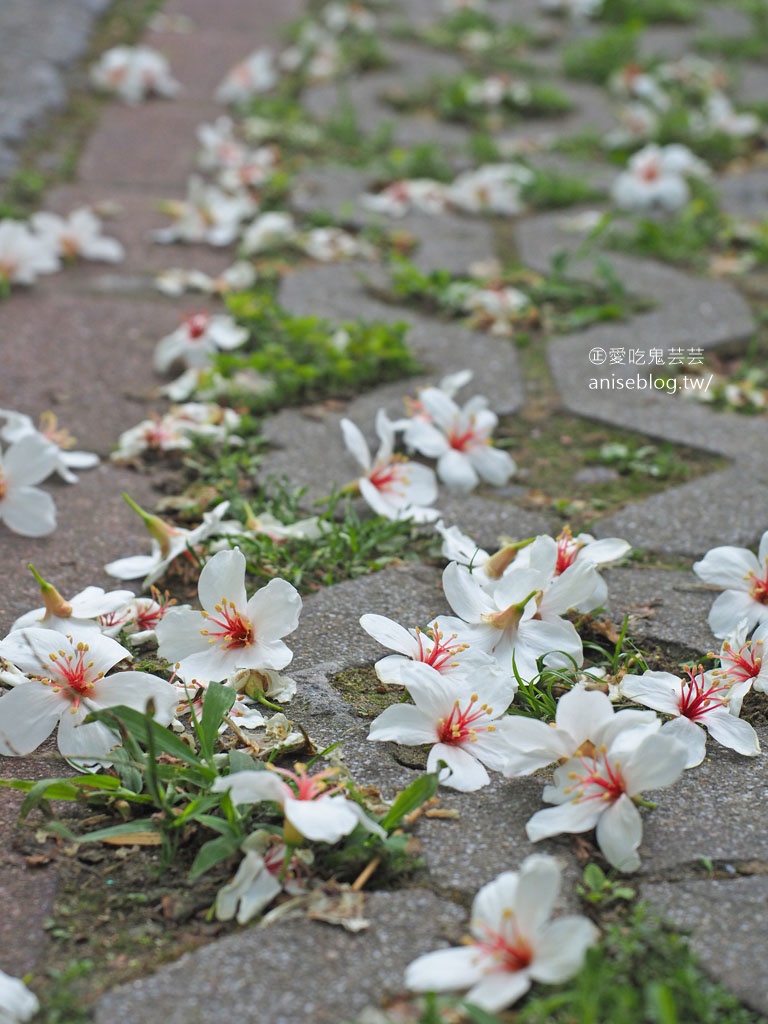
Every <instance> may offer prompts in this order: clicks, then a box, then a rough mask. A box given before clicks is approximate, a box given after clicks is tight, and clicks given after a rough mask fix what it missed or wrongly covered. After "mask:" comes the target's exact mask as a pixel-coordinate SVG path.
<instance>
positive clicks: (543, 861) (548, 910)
mask: <svg viewBox="0 0 768 1024" xmlns="http://www.w3.org/2000/svg"><path fill="white" fill-rule="evenodd" d="M561 878H562V875H561V871H560V866H559V865H558V863H557V861H556V860H555V859H554V858H553V857H545V856H542V855H541V854H533V855H532V856H531V857H527V858H526V859H525V860H524V861H523V864H522V865H521V867H520V877H519V882H518V887H517V895H516V899H515V917H516V919H517V923H518V926H519V928H520V931H521V933H522V934H523V935H526V936H533V935H535V934H536V932H538V930H539V929H540V928H541V927H542V925H543V924H544V922H545V921H547V920H548V918H549V917H550V915H551V914H552V910H553V909H554V906H555V900H556V899H557V894H558V893H559V892H560V881H561Z"/></svg>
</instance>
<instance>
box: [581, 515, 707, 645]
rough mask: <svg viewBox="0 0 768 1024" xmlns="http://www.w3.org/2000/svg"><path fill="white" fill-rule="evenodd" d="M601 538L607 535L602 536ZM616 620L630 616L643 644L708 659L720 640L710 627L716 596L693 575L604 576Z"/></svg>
mask: <svg viewBox="0 0 768 1024" xmlns="http://www.w3.org/2000/svg"><path fill="white" fill-rule="evenodd" d="M600 533H601V535H602V530H601V531H600ZM602 575H603V577H604V579H605V581H606V583H607V584H608V608H609V610H610V612H611V614H612V616H613V618H614V621H616V622H621V621H622V620H623V619H624V616H625V615H628V616H629V628H628V634H629V636H630V637H632V639H633V640H635V641H637V642H638V643H640V644H641V646H642V644H643V643H648V642H649V643H654V642H657V643H658V642H660V643H665V644H670V645H672V646H673V647H676V648H678V649H681V657H682V656H687V655H689V654H690V653H699V652H700V656H703V655H704V654H706V653H707V652H709V651H711V650H712V645H713V644H716V641H715V640H714V638H713V637H712V631H711V630H710V628H709V626H708V625H707V616H708V615H709V609H710V608H711V607H712V601H713V598H714V597H715V596H716V595H715V593H714V592H713V591H711V590H709V588H708V587H706V586H705V585H703V584H702V583H701V581H700V580H699V579H698V578H697V577H696V576H695V575H694V574H693V571H691V572H690V573H684V572H673V571H671V570H661V569H634V568H628V567H620V568H614V569H606V570H605V571H604V572H603V573H602Z"/></svg>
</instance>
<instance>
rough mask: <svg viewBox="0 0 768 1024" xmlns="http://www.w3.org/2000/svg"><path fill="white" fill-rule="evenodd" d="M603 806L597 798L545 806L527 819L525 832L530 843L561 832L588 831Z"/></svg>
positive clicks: (593, 824)
mask: <svg viewBox="0 0 768 1024" xmlns="http://www.w3.org/2000/svg"><path fill="white" fill-rule="evenodd" d="M604 808H605V804H601V803H600V802H599V801H598V800H583V801H581V802H580V803H574V802H568V803H563V804H560V805H559V806H558V807H545V808H544V810H543V811H537V812H536V813H535V814H534V815H533V817H532V818H530V819H529V820H528V823H527V825H526V826H525V832H526V835H527V836H528V838H529V839H530V841H531V842H532V843H538V842H540V841H541V840H542V839H548V838H549V837H550V836H559V835H560V833H561V832H588V831H589V830H590V829H591V828H594V827H595V825H596V824H597V822H598V821H599V819H600V815H601V814H602V812H603V810H604Z"/></svg>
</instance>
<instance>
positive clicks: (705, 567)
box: [693, 530, 768, 637]
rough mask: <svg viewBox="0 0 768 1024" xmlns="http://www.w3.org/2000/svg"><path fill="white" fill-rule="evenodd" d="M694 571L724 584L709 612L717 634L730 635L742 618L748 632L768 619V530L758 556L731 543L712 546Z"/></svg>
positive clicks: (704, 578) (694, 567) (710, 581)
mask: <svg viewBox="0 0 768 1024" xmlns="http://www.w3.org/2000/svg"><path fill="white" fill-rule="evenodd" d="M693 571H694V572H695V573H696V575H697V576H698V577H699V579H702V580H704V582H705V583H712V584H714V585H715V586H717V587H725V588H726V590H725V593H723V594H721V595H720V596H719V597H718V598H717V600H716V601H715V603H714V604H713V605H712V608H711V610H710V613H709V626H710V629H711V630H712V632H713V633H714V634H715V636H716V637H724V636H727V635H728V634H729V633H730V632H731V630H732V629H735V628H736V627H737V626H738V625H739V624H740V623H741V622H742V620H743V621H744V622H745V623H746V629H747V631H749V630H751V629H752V628H753V627H754V626H756V625H758V624H762V623H764V622H768V530H766V532H765V533H764V534H763V536H762V537H761V539H760V546H759V548H758V552H757V556H755V555H754V554H753V553H752V552H751V551H748V550H747V549H746V548H736V547H732V546H730V545H726V546H724V547H719V548H712V549H711V551H708V552H707V553H706V555H705V556H704V557H703V558H702V560H701V561H700V562H696V563H695V564H694V566H693Z"/></svg>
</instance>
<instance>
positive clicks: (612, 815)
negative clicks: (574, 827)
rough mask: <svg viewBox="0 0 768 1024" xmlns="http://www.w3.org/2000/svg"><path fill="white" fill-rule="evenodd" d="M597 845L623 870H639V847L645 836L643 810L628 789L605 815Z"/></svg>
mask: <svg viewBox="0 0 768 1024" xmlns="http://www.w3.org/2000/svg"><path fill="white" fill-rule="evenodd" d="M596 836H597V845H598V846H599V847H600V849H601V850H602V852H603V855H604V857H605V859H606V860H607V861H608V863H609V864H612V865H613V866H614V867H615V868H618V870H619V871H637V869H638V868H639V867H640V857H639V856H638V853H637V848H638V846H639V845H640V842H641V840H642V838H643V823H642V821H641V819H640V812H639V811H638V809H637V808H636V807H635V805H634V804H633V803H632V801H631V799H630V798H629V797H628V796H627V794H626V793H622V795H621V796H620V797H619V799H618V800H616V801H615V802H614V803H613V804H611V806H610V807H609V808H608V809H607V810H606V811H605V813H604V814H603V815H601V817H600V820H599V821H598V823H597V832H596Z"/></svg>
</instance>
